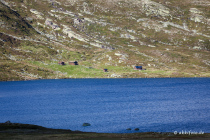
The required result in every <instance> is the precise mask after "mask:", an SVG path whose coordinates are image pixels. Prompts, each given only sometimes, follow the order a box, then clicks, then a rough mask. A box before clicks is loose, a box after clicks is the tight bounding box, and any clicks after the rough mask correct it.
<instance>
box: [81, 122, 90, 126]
mask: <svg viewBox="0 0 210 140" xmlns="http://www.w3.org/2000/svg"><path fill="white" fill-rule="evenodd" d="M82 126H90V123H83V125H82Z"/></svg>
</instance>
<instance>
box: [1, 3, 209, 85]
mask: <svg viewBox="0 0 210 140" xmlns="http://www.w3.org/2000/svg"><path fill="white" fill-rule="evenodd" d="M61 61H63V62H65V63H66V65H58V62H61ZM70 61H77V62H78V63H79V65H76V66H74V65H69V64H68V62H70ZM134 66H143V69H146V70H134ZM104 68H106V69H108V72H103V69H104ZM127 77H143V78H144V77H210V1H209V0H170V1H169V0H0V80H1V81H8V80H30V79H55V78H56V79H57V78H127Z"/></svg>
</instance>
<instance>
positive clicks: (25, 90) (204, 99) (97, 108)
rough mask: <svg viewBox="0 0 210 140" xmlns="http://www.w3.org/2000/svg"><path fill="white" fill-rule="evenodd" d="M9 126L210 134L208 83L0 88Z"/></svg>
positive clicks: (47, 83)
mask: <svg viewBox="0 0 210 140" xmlns="http://www.w3.org/2000/svg"><path fill="white" fill-rule="evenodd" d="M8 120H10V121H11V122H16V123H28V124H36V125H41V126H44V127H49V128H62V129H71V130H80V131H87V132H107V133H133V132H136V131H134V129H135V128H139V129H140V130H139V131H138V132H148V131H154V132H174V131H182V130H183V131H190V130H191V131H198V132H199V131H204V132H210V78H156V79H155V78H148V79H144V78H142V79H141V78H140V79H59V80H35V81H11V82H0V122H6V121H8ZM83 123H90V124H91V126H88V127H83V126H82V124H83ZM127 128H131V129H132V130H131V131H129V130H126V129H127Z"/></svg>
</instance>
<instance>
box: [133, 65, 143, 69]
mask: <svg viewBox="0 0 210 140" xmlns="http://www.w3.org/2000/svg"><path fill="white" fill-rule="evenodd" d="M134 70H142V66H134Z"/></svg>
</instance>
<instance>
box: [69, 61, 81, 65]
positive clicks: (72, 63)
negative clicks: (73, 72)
mask: <svg viewBox="0 0 210 140" xmlns="http://www.w3.org/2000/svg"><path fill="white" fill-rule="evenodd" d="M69 65H79V64H78V62H77V61H74V62H73V61H72V62H69Z"/></svg>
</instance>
